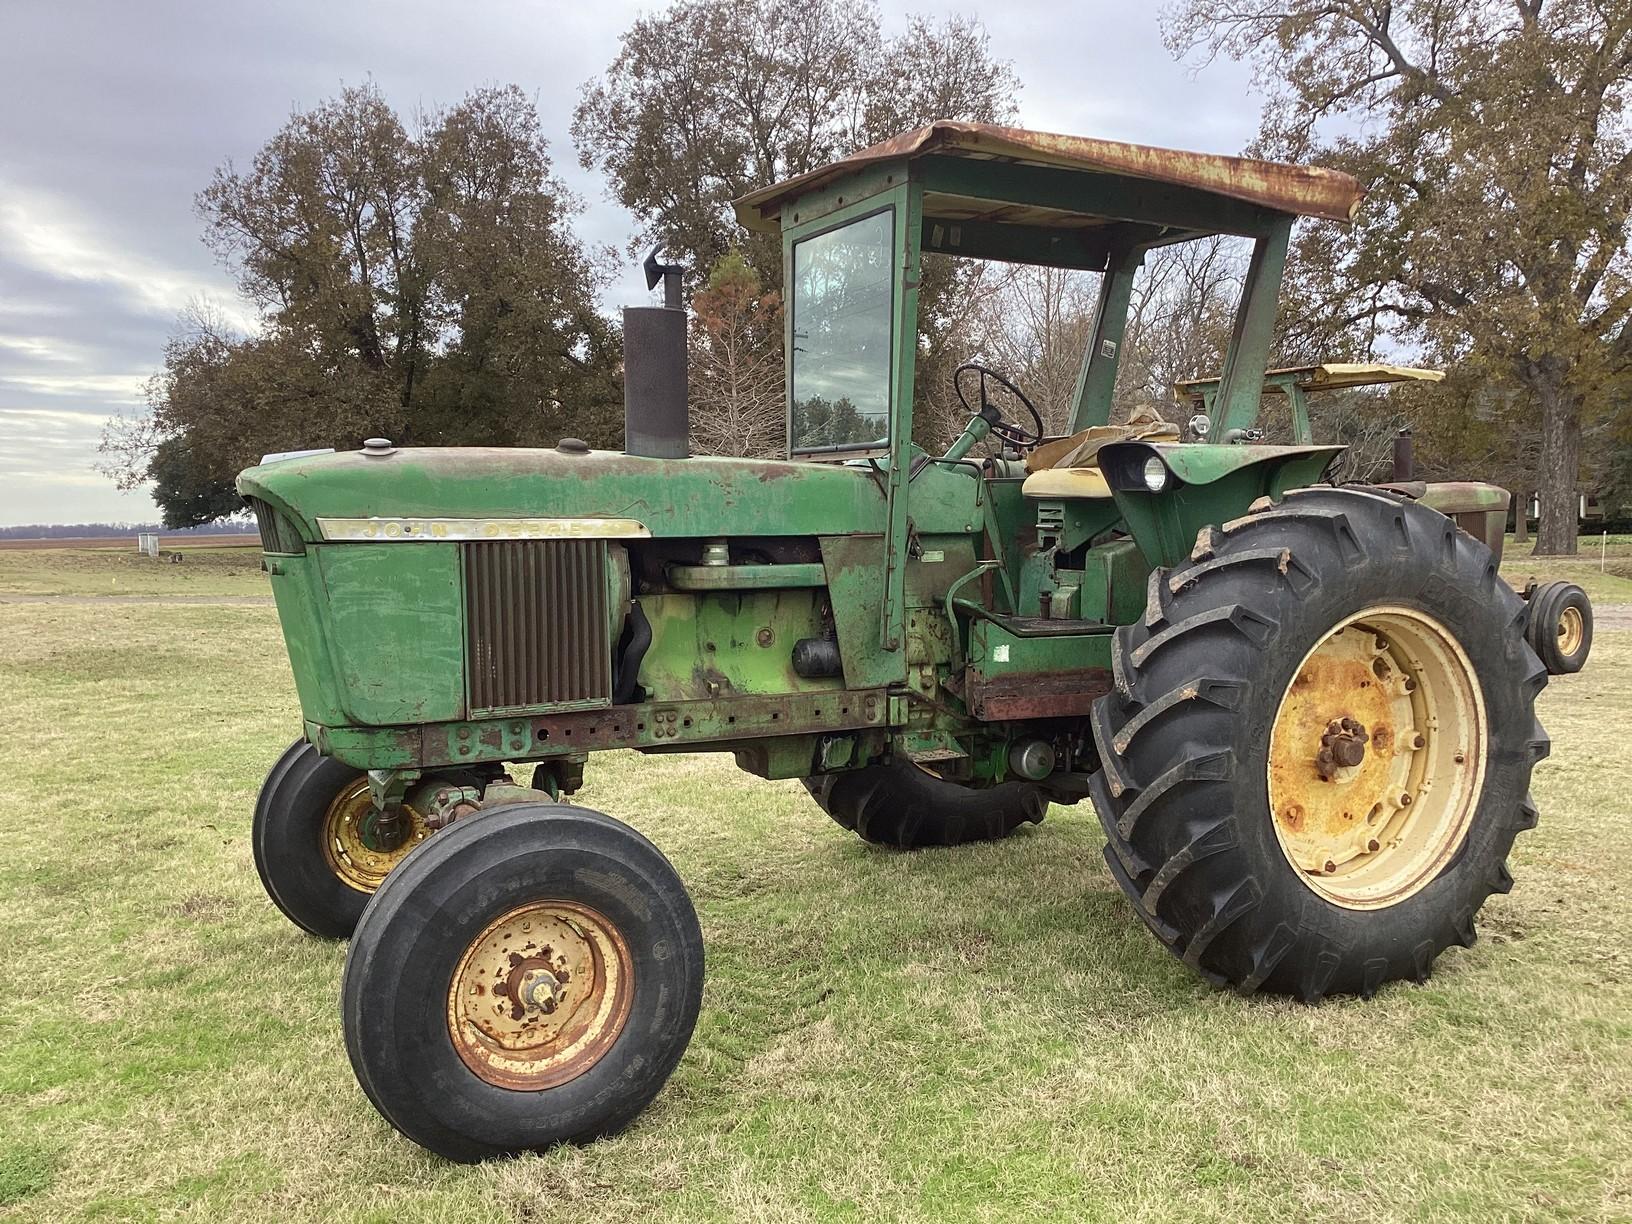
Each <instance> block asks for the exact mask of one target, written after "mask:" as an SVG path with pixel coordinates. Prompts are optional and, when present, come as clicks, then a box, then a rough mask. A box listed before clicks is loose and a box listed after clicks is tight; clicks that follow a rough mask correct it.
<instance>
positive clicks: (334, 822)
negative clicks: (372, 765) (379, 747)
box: [323, 777, 430, 893]
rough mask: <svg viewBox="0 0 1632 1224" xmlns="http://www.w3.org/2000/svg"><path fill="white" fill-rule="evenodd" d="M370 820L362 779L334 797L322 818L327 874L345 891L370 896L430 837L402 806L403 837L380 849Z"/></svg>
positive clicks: (369, 799) (415, 814)
mask: <svg viewBox="0 0 1632 1224" xmlns="http://www.w3.org/2000/svg"><path fill="white" fill-rule="evenodd" d="M373 816H374V800H373V797H372V796H371V795H370V794H369V791H368V779H367V778H366V777H362V778H359V779H357V781H355V782H353V783H352V784H351V785H350V786H348V787H346V788H345V789H344V790H343V791H341V792H340V793H339V794H338V795H336V796H335V797H334V800H333V801H332V802H331V803H330V804H329V810H328V812H327V814H325V816H324V818H323V857H324V860H325V861H326V862H327V863H328V865H329V870H331V871H333V872H334V874H335V875H336V876H338V877H339V878H340V879H341V881H343V882H344V883H345V884H346V885H347V886H348V887H350V888H355V889H356V890H357V891H358V892H364V893H372V892H373V891H374V890H375V889H377V888H378V887H379V886H380V885H381V884H382V883H384V881H385V877H386V876H388V875H390V874H391V872H392V870H393V869H394V868H395V867H396V865H397V864H398V863H400V862H402V860H403V859H404V858H406V857H407V855H408V852H409V851H410V850H412V849H413V848H414V847H415V846H417V845H419V843H420V842H422V841H424V840H425V838H426V836H427V835H428V834H429V833H430V829H429V828H428V827H427V826H426V824H425V820H424V818H423V817H422V816H420V814H419V813H418V812H416V811H414V810H413V809H412V808H411V807H408V806H407V805H406V804H404V805H403V817H404V819H405V820H406V821H407V828H406V830H405V832H404V835H403V836H401V837H400V838H393V839H391V840H392V841H393V842H395V844H394V845H389V847H388V848H382V847H381V844H380V842H379V840H378V839H377V838H376V837H375V836H373V833H372V830H371V827H370V821H371V820H372V819H373Z"/></svg>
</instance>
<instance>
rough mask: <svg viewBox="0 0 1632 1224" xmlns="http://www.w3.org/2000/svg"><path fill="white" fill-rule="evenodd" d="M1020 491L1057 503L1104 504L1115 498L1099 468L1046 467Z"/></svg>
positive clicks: (1022, 493)
mask: <svg viewBox="0 0 1632 1224" xmlns="http://www.w3.org/2000/svg"><path fill="white" fill-rule="evenodd" d="M1020 492H1021V495H1022V496H1025V497H1039V498H1042V497H1046V498H1049V499H1050V500H1054V501H1082V500H1089V501H1102V500H1107V499H1109V497H1110V496H1111V486H1110V485H1109V484H1108V483H1106V480H1105V473H1104V472H1102V471H1100V470H1099V469H1098V468H1097V467H1079V468H1045V469H1043V470H1042V471H1041V472H1033V473H1032V474H1031V475H1030V476H1027V477H1026V482H1025V483H1024V484H1023V485H1021V486H1020Z"/></svg>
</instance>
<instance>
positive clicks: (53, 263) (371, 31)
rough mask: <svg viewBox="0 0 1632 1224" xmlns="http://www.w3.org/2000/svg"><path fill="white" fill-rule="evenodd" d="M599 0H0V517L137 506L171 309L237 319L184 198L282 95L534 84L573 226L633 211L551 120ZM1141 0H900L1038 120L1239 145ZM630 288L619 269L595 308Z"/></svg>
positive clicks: (633, 296) (109, 516)
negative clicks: (135, 432) (958, 19)
mask: <svg viewBox="0 0 1632 1224" xmlns="http://www.w3.org/2000/svg"><path fill="white" fill-rule="evenodd" d="M660 7H662V6H661V4H659V3H656V2H655V0H648V2H647V3H644V4H630V3H625V2H624V0H598V2H597V3H594V4H584V3H559V2H556V0H532V2H530V3H529V2H524V0H456V2H449V0H442V2H440V3H426V2H424V0H390V2H389V3H374V2H372V0H369V2H366V3H365V2H363V0H277V2H276V3H271V4H265V3H254V4H251V3H248V2H246V0H190V2H185V3H184V2H181V0H142V2H141V3H132V2H131V0H4V3H3V5H0V526H7V525H14V524H18V523H69V522H92V521H97V522H119V521H152V520H156V519H157V518H158V511H157V508H156V507H155V506H154V505H153V502H152V499H151V498H150V497H149V496H148V495H147V494H146V493H145V492H143V491H136V492H133V493H120V492H119V491H117V490H116V489H115V488H114V485H113V483H112V481H111V480H109V479H108V478H107V477H106V476H103V475H100V474H99V473H97V472H96V471H95V470H94V469H93V464H94V463H95V462H96V460H97V453H96V449H97V443H98V441H99V439H100V436H101V432H102V427H103V424H104V422H105V421H106V420H107V419H108V418H109V417H111V416H115V415H121V414H123V415H138V414H140V413H141V412H142V411H143V400H142V386H143V383H144V382H145V381H146V380H147V378H148V377H149V376H150V375H151V374H152V373H153V372H154V371H155V370H157V369H158V368H159V366H160V364H161V362H162V359H163V351H164V344H165V341H166V339H167V338H168V337H169V335H170V334H171V333H172V331H174V330H175V329H176V325H177V320H178V318H179V316H180V315H181V313H182V312H183V311H184V310H186V309H187V308H188V306H189V305H190V304H194V303H210V304H212V305H214V306H215V307H216V308H217V309H219V310H220V311H221V312H222V313H223V314H224V315H225V316H226V317H227V318H228V319H229V320H232V321H235V322H237V323H239V324H240V326H243V327H245V328H249V327H253V325H254V316H253V314H252V312H251V311H250V310H249V308H248V306H247V305H246V304H245V303H244V302H243V301H241V300H240V299H239V298H238V296H237V293H236V291H235V288H234V285H233V282H232V279H231V277H230V276H229V275H228V273H227V271H226V270H225V269H224V268H222V267H221V266H220V265H219V264H218V263H217V262H216V261H215V258H214V256H213V255H212V254H211V252H210V251H209V250H208V249H207V248H206V247H205V246H204V244H203V242H202V241H201V238H200V235H201V232H202V230H201V226H200V223H199V221H198V218H197V216H196V215H195V214H194V211H193V197H194V196H195V195H196V193H197V192H198V190H199V189H200V188H202V187H203V186H204V185H205V184H206V183H207V182H208V181H209V178H210V174H211V172H212V171H213V170H214V169H215V167H216V166H218V165H220V164H221V163H222V162H224V161H226V160H227V159H229V158H230V159H233V160H235V161H237V162H238V163H240V164H243V163H246V162H248V161H249V159H250V158H251V157H252V156H253V154H254V152H255V150H256V149H257V148H258V147H259V146H260V145H261V144H262V143H263V142H264V141H265V140H266V139H267V138H268V137H270V136H271V135H272V134H273V133H274V132H275V131H276V130H277V129H278V128H279V127H280V126H281V125H282V124H283V123H284V121H285V120H286V119H287V118H288V117H289V115H290V114H291V113H292V112H293V111H298V110H304V109H307V108H309V107H311V106H313V105H315V104H316V103H318V102H321V101H322V100H324V99H325V98H328V97H330V96H332V95H333V94H334V93H336V92H337V91H338V90H339V89H340V88H341V87H342V86H344V85H348V84H356V83H359V82H362V81H365V80H368V79H370V78H372V79H373V80H374V81H376V82H377V83H378V84H379V86H380V87H381V89H382V90H383V91H384V93H385V95H386V97H387V98H388V99H389V100H390V101H391V102H392V103H393V104H394V105H395V106H396V107H397V108H398V109H399V111H403V112H407V111H410V110H412V109H414V108H415V107H418V106H432V105H437V104H443V103H451V102H455V101H457V100H458V99H459V98H460V97H462V96H463V95H464V94H465V93H466V92H467V91H468V90H470V89H472V88H474V87H477V86H481V85H502V84H511V83H514V84H517V85H520V86H521V87H522V88H523V89H525V90H526V91H527V92H528V93H530V94H532V95H533V96H534V98H535V101H536V104H537V106H538V109H539V113H540V115H541V117H542V119H543V123H544V128H545V131H546V132H547V133H548V134H549V135H550V138H551V146H552V153H553V155H554V158H555V164H556V170H557V173H558V174H559V175H560V177H561V178H562V179H564V180H565V181H566V183H567V185H568V186H569V187H571V188H572V189H573V191H574V192H576V193H577V194H578V195H579V196H580V197H581V198H582V199H583V201H584V202H585V205H586V208H585V210H584V212H583V213H582V214H581V215H580V216H579V217H578V219H577V224H576V229H577V232H578V235H579V237H580V238H581V239H582V240H583V241H585V242H586V243H591V244H613V245H616V246H619V247H622V246H623V244H624V243H625V242H626V241H627V240H628V239H629V237H630V236H631V235H632V234H633V232H634V231H635V230H636V229H637V226H636V224H635V221H634V219H633V218H632V217H631V216H630V215H629V214H628V213H627V212H625V211H624V210H623V209H622V208H621V207H619V206H618V205H617V204H616V203H614V202H613V201H612V199H611V198H610V192H609V188H608V185H607V183H606V182H605V181H604V180H603V179H602V178H601V177H600V176H599V175H598V174H596V173H594V172H590V171H584V170H582V169H580V167H579V165H578V161H577V157H576V154H575V151H574V149H573V147H572V141H571V138H570V136H569V131H568V129H569V125H570V123H571V118H572V108H573V105H574V104H575V102H576V100H577V97H578V91H579V88H580V87H581V86H582V84H583V83H584V82H585V81H586V80H587V79H589V78H590V77H592V76H593V75H595V73H597V72H598V71H600V70H601V69H603V68H604V67H605V66H606V65H607V64H608V63H610V62H611V60H612V58H613V57H614V56H615V55H616V53H617V46H618V36H619V35H620V34H621V33H622V31H623V30H624V29H626V28H627V27H628V25H629V23H630V22H631V21H632V20H633V19H634V17H635V16H636V15H637V14H638V13H639V12H641V11H652V10H653V9H656V8H660ZM1159 8H1160V6H1159V5H1157V4H1154V3H1148V2H1141V0H1132V2H1131V3H1130V2H1129V0H1053V2H1052V3H1050V2H1047V0H1005V2H1003V3H990V4H987V5H986V6H984V7H981V6H978V5H965V4H959V5H955V6H951V7H950V8H946V9H943V8H942V7H941V6H938V5H936V4H935V3H933V0H917V2H916V3H910V4H902V3H897V2H896V0H886V2H885V3H883V4H882V12H883V18H884V25H885V29H886V32H893V31H895V30H898V29H900V28H901V27H902V26H903V25H904V24H905V20H906V15H907V14H908V13H909V12H925V13H929V14H931V15H938V14H940V13H942V12H943V11H956V12H959V13H965V14H971V13H972V14H973V15H975V16H978V17H980V18H981V19H982V20H983V21H984V22H985V24H986V26H987V28H988V30H989V31H990V33H991V37H992V46H993V51H994V53H995V54H996V55H998V56H999V57H1001V58H1006V59H1008V60H1010V61H1011V62H1012V63H1013V65H1014V68H1015V70H1016V72H1017V73H1018V75H1019V77H1020V79H1021V81H1022V82H1024V85H1025V88H1024V90H1023V91H1022V93H1021V95H1020V119H1021V122H1022V123H1023V124H1024V125H1025V126H1026V127H1031V128H1036V129H1040V130H1044V131H1056V132H1068V133H1073V134H1078V135H1088V136H1102V137H1107V138H1110V139H1115V140H1130V141H1137V142H1140V143H1144V144H1157V145H1169V146H1175V147H1178V148H1187V149H1198V150H1202V151H1207V152H1217V153H1238V152H1240V150H1241V148H1242V147H1243V146H1244V145H1245V144H1246V143H1247V141H1248V140H1250V139H1251V137H1252V134H1253V132H1254V131H1255V130H1256V127H1257V117H1258V105H1259V102H1258V99H1257V98H1255V97H1254V96H1253V95H1252V92H1251V90H1250V87H1249V81H1248V76H1247V72H1246V70H1245V69H1243V68H1241V67H1240V66H1238V65H1235V64H1231V63H1228V62H1221V63H1218V64H1214V65H1212V66H1211V67H1209V68H1208V69H1207V70H1206V71H1205V72H1202V73H1200V74H1195V73H1193V72H1192V71H1191V69H1190V67H1188V66H1186V65H1183V64H1178V63H1175V62H1174V61H1173V59H1172V58H1171V57H1170V56H1169V54H1168V53H1167V51H1166V50H1165V48H1163V46H1162V43H1161V37H1160V31H1159V30H1158V27H1157V19H1156V15H1157V12H1158V10H1159ZM647 300H648V295H647V293H646V290H645V287H644V284H643V283H642V281H641V280H640V278H639V274H638V272H637V270H636V269H634V268H632V267H631V268H630V269H629V271H628V274H627V275H626V276H624V277H623V278H622V279H620V280H619V281H617V282H616V283H615V284H614V285H613V286H612V287H611V288H610V289H609V290H608V291H607V292H606V293H605V294H604V295H603V304H604V306H605V307H606V309H607V310H608V311H612V310H614V309H616V307H618V306H620V305H624V304H632V303H638V302H644V301H647Z"/></svg>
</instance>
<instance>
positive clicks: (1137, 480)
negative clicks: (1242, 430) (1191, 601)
mask: <svg viewBox="0 0 1632 1224" xmlns="http://www.w3.org/2000/svg"><path fill="white" fill-rule="evenodd" d="M1343 450H1344V448H1343V447H1341V446H1233V445H1232V446H1207V445H1203V444H1199V443H1159V442H1116V443H1112V444H1111V445H1109V446H1106V447H1104V448H1103V449H1101V450H1100V452H1099V466H1100V469H1101V470H1102V471H1103V472H1104V473H1105V479H1106V481H1107V482H1108V483H1109V484H1110V486H1111V495H1112V496H1113V497H1114V498H1115V499H1116V504H1117V508H1118V509H1119V510H1120V511H1121V512H1122V518H1123V521H1125V522H1126V523H1127V526H1128V534H1129V535H1131V536H1132V537H1133V540H1134V543H1135V544H1137V545H1138V546H1139V551H1140V552H1141V553H1142V554H1143V555H1144V558H1145V560H1146V561H1147V562H1148V563H1149V564H1150V565H1151V566H1152V567H1154V566H1158V565H1177V564H1178V563H1179V562H1180V561H1182V560H1184V558H1185V557H1187V556H1189V554H1190V550H1191V548H1192V547H1193V546H1194V545H1195V541H1196V533H1197V532H1199V531H1200V530H1201V529H1202V528H1203V527H1208V526H1212V527H1217V526H1220V525H1221V524H1223V523H1226V522H1228V521H1229V520H1230V519H1233V518H1239V517H1240V516H1241V515H1243V514H1245V513H1246V511H1247V507H1248V506H1250V505H1252V503H1253V502H1255V501H1257V500H1258V499H1259V498H1261V497H1268V498H1270V499H1271V500H1273V501H1279V500H1280V499H1281V497H1282V496H1283V495H1284V494H1285V493H1286V492H1287V491H1288V490H1289V489H1300V488H1303V487H1305V486H1307V485H1312V484H1316V483H1318V482H1319V481H1320V480H1321V479H1322V478H1323V477H1324V476H1325V475H1326V473H1327V471H1328V470H1329V469H1330V468H1331V466H1332V464H1333V463H1334V462H1335V461H1336V459H1337V457H1338V456H1339V455H1341V454H1342V453H1343ZM1153 458H1154V459H1158V460H1160V462H1161V464H1162V467H1163V469H1164V470H1165V472H1166V484H1165V485H1164V487H1163V488H1162V490H1161V491H1160V492H1156V493H1153V492H1151V490H1150V488H1149V487H1148V485H1147V484H1146V483H1145V467H1146V465H1147V464H1148V463H1149V461H1150V460H1151V459H1153Z"/></svg>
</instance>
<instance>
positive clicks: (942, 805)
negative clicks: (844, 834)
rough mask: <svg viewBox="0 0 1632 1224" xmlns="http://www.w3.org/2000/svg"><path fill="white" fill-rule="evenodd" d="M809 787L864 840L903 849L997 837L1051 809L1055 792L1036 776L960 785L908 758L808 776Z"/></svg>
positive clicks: (819, 802) (831, 813)
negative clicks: (1048, 792)
mask: <svg viewBox="0 0 1632 1224" xmlns="http://www.w3.org/2000/svg"><path fill="white" fill-rule="evenodd" d="M805 789H806V790H808V791H810V794H811V798H813V799H815V800H816V803H817V805H818V806H820V807H821V809H822V811H824V812H826V813H827V814H828V815H829V816H831V817H832V818H833V819H834V820H835V821H836V822H837V823H838V824H839V825H841V826H842V827H844V828H846V829H849V830H850V831H851V832H852V833H855V834H856V835H857V836H858V837H860V838H861V839H862V840H863V841H869V842H873V843H874V844H876V845H881V846H894V847H895V848H896V849H898V850H918V849H922V848H924V847H927V846H961V845H966V844H967V843H970V842H978V841H994V840H997V839H998V838H1003V837H1007V836H1008V835H1009V834H1010V833H1013V832H1014V831H1015V830H1016V829H1018V828H1019V827H1020V826H1021V825H1023V824H1028V823H1030V824H1036V823H1038V822H1039V821H1041V820H1042V819H1043V817H1044V816H1045V815H1046V814H1047V812H1048V799H1047V797H1046V796H1044V795H1043V793H1042V792H1041V791H1040V790H1038V789H1037V787H1035V786H1032V785H1030V784H1028V783H1024V782H1005V783H1003V784H1001V785H999V786H992V787H985V788H975V787H969V786H960V785H959V784H958V783H956V782H948V781H946V780H945V779H943V778H939V777H937V776H936V775H934V774H932V773H930V772H928V771H927V770H924V769H922V768H920V767H919V766H916V765H913V764H912V763H910V762H908V761H902V760H896V761H891V762H890V763H888V764H885V765H867V766H864V767H863V768H861V769H853V770H847V771H845V772H843V773H835V774H824V775H822V776H820V777H816V778H806V779H805Z"/></svg>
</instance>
